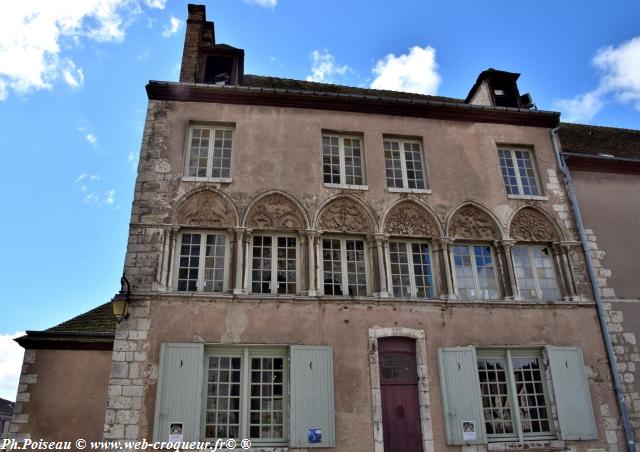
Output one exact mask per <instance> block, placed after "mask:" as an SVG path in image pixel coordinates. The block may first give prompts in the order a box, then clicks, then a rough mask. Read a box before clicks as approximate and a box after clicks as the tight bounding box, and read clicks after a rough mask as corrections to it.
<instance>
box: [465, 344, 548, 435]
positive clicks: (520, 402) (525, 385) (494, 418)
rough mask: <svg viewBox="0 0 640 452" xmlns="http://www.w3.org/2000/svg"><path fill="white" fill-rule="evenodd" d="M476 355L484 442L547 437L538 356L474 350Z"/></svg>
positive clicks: (546, 408) (544, 389)
mask: <svg viewBox="0 0 640 452" xmlns="http://www.w3.org/2000/svg"><path fill="white" fill-rule="evenodd" d="M477 355H478V377H479V380H480V394H481V398H482V408H483V409H484V422H485V429H486V432H487V437H488V440H489V441H499V440H515V439H518V438H525V439H535V438H536V437H541V436H542V437H544V436H546V437H549V436H550V435H551V434H552V433H553V432H552V423H553V421H552V418H551V410H550V409H549V402H548V396H547V387H546V382H545V376H544V366H543V362H542V354H541V353H540V352H537V351H536V352H526V351H524V350H518V349H513V350H498V351H488V350H487V351H485V350H482V349H478V351H477Z"/></svg>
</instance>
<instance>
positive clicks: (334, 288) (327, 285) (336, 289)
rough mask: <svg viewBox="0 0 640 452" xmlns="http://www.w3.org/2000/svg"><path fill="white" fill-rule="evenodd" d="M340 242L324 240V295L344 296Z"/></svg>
mask: <svg viewBox="0 0 640 452" xmlns="http://www.w3.org/2000/svg"><path fill="white" fill-rule="evenodd" d="M340 250H341V248H340V240H337V239H331V240H329V239H323V240H322V262H323V275H324V276H323V278H324V293H325V294H326V295H342V257H341V251H340Z"/></svg>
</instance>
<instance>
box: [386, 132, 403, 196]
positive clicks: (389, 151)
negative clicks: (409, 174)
mask: <svg viewBox="0 0 640 452" xmlns="http://www.w3.org/2000/svg"><path fill="white" fill-rule="evenodd" d="M384 163H385V168H386V173H387V187H391V188H402V186H403V182H402V163H401V158H400V143H399V142H398V141H387V140H385V141H384Z"/></svg>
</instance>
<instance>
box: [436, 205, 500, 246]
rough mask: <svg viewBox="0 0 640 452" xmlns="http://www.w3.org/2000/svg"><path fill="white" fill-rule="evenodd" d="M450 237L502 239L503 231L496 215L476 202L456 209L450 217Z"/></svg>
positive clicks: (448, 229)
mask: <svg viewBox="0 0 640 452" xmlns="http://www.w3.org/2000/svg"><path fill="white" fill-rule="evenodd" d="M447 232H448V235H449V237H451V238H453V239H463V240H500V239H501V238H502V232H501V229H500V227H499V226H498V222H497V221H496V219H495V217H494V216H493V215H492V214H490V213H489V212H487V210H486V209H484V208H483V207H481V206H480V205H478V204H476V203H466V204H463V205H462V206H460V207H458V208H457V209H455V211H454V212H453V214H452V215H451V217H450V218H449V227H448V228H447Z"/></svg>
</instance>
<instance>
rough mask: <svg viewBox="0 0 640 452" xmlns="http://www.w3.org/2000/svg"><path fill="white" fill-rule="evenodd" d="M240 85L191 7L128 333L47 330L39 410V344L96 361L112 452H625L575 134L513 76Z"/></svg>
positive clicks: (159, 133) (138, 221) (28, 379)
mask: <svg viewBox="0 0 640 452" xmlns="http://www.w3.org/2000/svg"><path fill="white" fill-rule="evenodd" d="M243 67H244V51H242V50H241V49H236V48H233V47H231V46H228V45H225V44H217V43H216V39H215V33H214V28H213V24H212V23H211V22H207V21H206V17H205V10H204V7H202V6H197V5H190V6H189V18H188V20H187V30H186V38H185V48H184V55H183V61H182V69H181V76H180V82H178V83H171V82H150V83H149V84H148V85H147V94H148V97H149V106H148V111H147V117H146V123H145V128H144V134H143V140H142V148H141V152H140V161H139V167H138V177H137V180H136V186H135V196H134V202H133V207H132V215H131V227H130V232H129V237H128V247H127V255H126V259H125V266H124V274H125V276H126V278H127V279H128V280H129V282H130V283H131V288H132V291H131V298H130V308H129V316H128V318H126V319H125V320H123V321H122V322H121V323H119V324H118V325H117V327H116V328H115V329H114V330H115V331H113V330H112V332H111V333H109V331H104V330H103V329H102V328H101V327H98V326H96V325H97V324H99V322H94V323H93V326H91V327H87V328H85V331H84V333H83V334H84V335H82V334H80V333H79V332H78V331H75V330H74V329H73V328H76V329H77V328H79V327H77V325H78V324H83V322H84V323H90V322H88V321H87V322H85V320H87V319H86V318H84V317H82V316H81V317H80V318H79V320H78V321H76V322H73V325H75V326H72V327H70V328H67V329H66V330H65V329H64V328H63V330H65V331H66V335H65V334H63V333H65V331H60V330H55V329H54V330H52V331H49V332H48V333H47V332H43V333H34V332H30V334H28V335H27V337H25V338H23V339H22V342H23V344H24V345H25V347H29V348H32V349H34V350H36V349H37V351H36V352H34V353H30V354H29V356H30V358H29V359H32V362H27V361H25V365H26V366H27V368H25V373H24V374H23V386H24V388H23V389H24V391H23V393H24V394H28V393H29V392H31V393H32V391H31V387H32V385H33V387H34V388H35V387H37V385H38V384H40V382H41V381H42V377H41V375H40V374H38V373H37V372H35V371H33V372H31V370H30V369H31V367H29V366H33V367H34V368H38V362H39V360H40V356H41V355H46V354H47V353H50V352H49V351H45V352H43V353H41V351H40V349H41V348H46V349H54V348H56V347H57V348H58V349H60V348H65V347H67V348H69V347H70V346H69V345H60V344H61V343H66V344H68V343H70V342H72V343H80V342H82V343H83V344H85V345H84V346H83V348H84V349H85V352H87V353H92V355H91V356H94V357H95V358H94V359H96V360H97V361H100V360H102V355H100V353H99V352H101V350H100V347H103V346H102V345H100V346H97V345H95V343H96V342H99V343H108V344H109V345H108V346H105V348H108V347H109V346H110V347H112V351H111V352H109V351H107V352H106V353H107V354H108V355H109V356H110V358H111V361H110V370H109V372H102V371H101V370H99V369H100V368H99V367H98V366H95V367H94V369H95V372H96V375H95V376H94V377H93V378H92V379H93V381H94V382H95V384H96V385H98V384H101V385H104V393H103V394H104V396H105V397H106V403H105V404H104V406H103V408H102V410H100V409H99V408H97V409H95V410H94V411H93V412H92V413H93V414H92V415H100V414H101V413H102V414H103V419H104V428H103V430H102V435H103V437H104V438H105V439H108V440H125V439H141V438H144V439H146V440H148V441H152V440H155V441H167V440H169V438H182V439H185V440H189V441H196V440H213V441H215V439H227V438H238V440H240V439H242V438H245V439H250V440H251V442H252V444H253V449H254V450H264V451H266V450H272V451H275V450H278V451H281V450H289V451H292V452H293V451H297V450H308V449H311V448H315V447H321V448H325V449H328V450H336V451H373V450H375V451H382V450H386V451H413V450H416V451H417V450H422V451H441V450H452V451H453V450H465V451H470V450H474V451H486V450H520V449H523V448H526V449H529V450H580V451H586V450H594V451H595V450H608V451H617V450H622V449H623V444H624V440H623V437H622V434H621V430H620V426H619V414H618V408H617V405H616V398H615V395H614V392H613V390H612V385H611V377H610V373H609V368H608V360H607V355H606V351H605V347H604V344H603V340H602V336H601V334H600V327H599V324H598V318H597V313H596V309H595V304H594V296H593V293H592V290H591V284H590V280H589V277H588V273H587V271H586V268H585V256H584V254H583V251H582V247H581V242H580V241H579V238H578V234H577V231H576V224H575V219H574V217H573V214H572V211H571V208H570V205H569V201H568V196H567V191H566V187H565V184H564V181H563V179H562V178H561V176H560V174H559V172H558V165H557V161H556V156H555V154H554V149H553V144H552V134H551V130H552V129H553V128H555V127H556V126H558V124H559V122H558V121H559V115H558V114H557V113H553V112H543V111H537V110H532V109H530V108H529V107H530V101H528V100H527V96H526V95H525V96H521V95H520V93H519V91H518V86H517V78H518V75H517V74H513V73H507V72H503V71H496V70H488V71H485V72H483V73H482V74H481V75H480V76H479V77H478V81H477V82H476V84H475V85H474V87H473V88H472V90H471V92H470V93H469V96H467V98H466V99H465V100H462V99H449V98H440V97H433V96H423V95H414V94H408V93H396V92H389V91H377V90H368V89H359V88H349V87H341V86H334V85H325V84H319V83H310V82H302V81H295V80H285V79H277V78H272V77H262V76H253V75H248V74H244V71H243ZM100 312H104V310H103V311H100ZM96 316H99V314H96V313H94V315H93V317H91V316H90V317H91V318H95V317H96ZM63 325H64V324H63ZM109 334H111V335H109ZM74 335H75V336H74ZM69 336H74V338H75V339H73V340H71V339H69ZM62 338H66V339H65V340H63V339H62ZM76 339H77V340H76ZM65 341H66V342H65ZM52 344H56V345H52ZM87 344H93V345H87ZM56 353H60V354H61V355H62V352H61V351H57V352H56ZM31 357H32V358H31ZM26 359H27V358H26V357H25V360H26ZM100 362H101V361H100ZM627 365H628V364H627ZM40 372H42V373H46V372H47V370H46V369H45V368H44V367H42V370H41V371H40ZM98 392H100V391H98ZM25 397H26V398H27V399H29V397H28V396H25ZM25 402H26V403H25V404H24V406H21V407H20V409H21V414H23V417H21V418H17V419H16V418H14V425H13V426H12V429H13V432H14V433H15V434H18V435H23V436H26V435H30V436H32V437H33V436H34V435H37V434H38V433H39V432H41V431H42V430H38V428H39V427H36V424H35V418H37V416H38V412H37V410H36V408H35V407H33V405H31V404H32V403H33V397H31V398H30V399H29V400H25ZM59 427H60V431H61V432H64V428H63V427H62V426H59ZM175 435H178V436H175Z"/></svg>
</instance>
